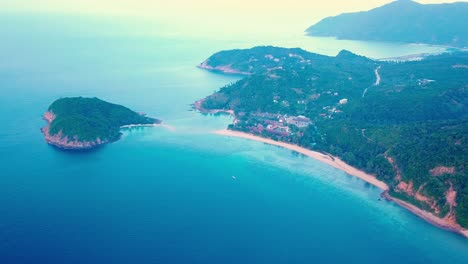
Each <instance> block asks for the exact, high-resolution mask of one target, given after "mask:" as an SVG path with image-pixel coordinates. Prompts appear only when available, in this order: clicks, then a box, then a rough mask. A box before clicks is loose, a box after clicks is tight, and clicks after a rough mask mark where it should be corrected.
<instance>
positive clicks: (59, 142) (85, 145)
mask: <svg viewBox="0 0 468 264" xmlns="http://www.w3.org/2000/svg"><path fill="white" fill-rule="evenodd" d="M55 118H56V116H55V114H54V113H53V112H51V111H47V112H45V114H44V116H43V119H44V120H45V121H47V126H45V127H43V128H42V129H41V132H42V133H43V134H44V139H45V141H46V142H47V143H48V144H49V145H52V146H54V147H57V148H60V149H66V150H87V149H92V148H96V147H99V146H101V145H104V144H106V143H109V141H107V140H101V139H100V138H97V139H96V140H94V141H79V140H78V139H77V138H76V137H75V138H69V137H68V136H66V135H63V133H62V131H60V132H59V133H57V134H55V135H52V134H51V133H50V125H51V124H52V122H53V121H54V120H55Z"/></svg>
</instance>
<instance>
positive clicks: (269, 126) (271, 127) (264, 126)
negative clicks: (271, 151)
mask: <svg viewBox="0 0 468 264" xmlns="http://www.w3.org/2000/svg"><path fill="white" fill-rule="evenodd" d="M253 117H254V119H255V120H256V121H257V125H256V126H255V127H252V128H251V130H252V132H256V133H263V132H264V131H266V132H267V133H269V134H271V135H277V136H282V137H288V136H290V135H291V134H292V132H291V126H296V127H297V128H306V127H308V126H309V125H310V124H312V121H311V120H310V118H307V117H305V116H288V115H279V114H270V113H259V114H255V115H254V116H253Z"/></svg>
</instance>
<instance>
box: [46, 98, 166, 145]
mask: <svg viewBox="0 0 468 264" xmlns="http://www.w3.org/2000/svg"><path fill="white" fill-rule="evenodd" d="M44 119H45V120H46V121H47V122H48V125H47V126H46V127H44V128H42V133H43V134H44V136H45V140H46V141H47V143H49V144H51V145H53V146H56V147H58V148H61V149H71V150H82V149H92V148H95V147H98V146H100V145H103V144H106V143H110V142H113V141H116V140H118V139H119V138H120V136H121V132H120V129H121V128H123V127H131V126H153V125H157V124H160V123H161V120H158V119H155V118H150V117H146V116H145V115H144V114H141V113H136V112H134V111H132V110H130V109H128V108H126V107H124V106H121V105H117V104H112V103H108V102H105V101H103V100H100V99H98V98H84V97H73V98H61V99H58V100H57V101H55V102H53V103H52V105H51V106H50V107H49V109H48V110H47V112H46V113H45V114H44Z"/></svg>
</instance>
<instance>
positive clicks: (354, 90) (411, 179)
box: [194, 46, 468, 236]
mask: <svg viewBox="0 0 468 264" xmlns="http://www.w3.org/2000/svg"><path fill="white" fill-rule="evenodd" d="M199 67H200V68H205V69H208V70H216V71H221V72H225V73H236V74H243V75H244V76H245V77H244V78H243V79H241V80H239V81H237V82H235V83H232V84H228V85H226V86H224V87H222V88H221V89H220V90H219V91H218V92H215V93H214V94H212V95H210V96H208V97H206V98H204V99H201V100H199V101H197V102H196V103H195V104H194V106H195V108H197V109H198V110H199V111H201V112H205V113H219V112H226V113H230V114H232V115H233V116H234V118H235V119H234V122H233V124H231V125H229V130H230V131H224V132H223V131H218V132H217V133H218V134H224V135H229V136H241V137H245V138H248V139H254V140H259V141H262V142H266V143H269V144H274V145H279V146H283V147H287V148H290V149H292V150H295V151H298V152H300V153H304V154H305V155H309V156H311V157H314V158H317V159H319V160H322V161H324V162H326V163H328V164H331V165H333V166H335V167H337V168H341V169H343V170H345V171H347V172H349V173H350V174H352V175H355V176H358V177H360V178H362V179H365V180H366V181H368V182H370V183H372V184H373V185H375V186H377V187H379V188H381V189H383V190H384V191H385V193H384V196H385V197H386V198H387V199H392V200H394V201H395V202H397V203H399V204H400V205H402V206H404V207H406V208H408V209H410V210H411V211H413V212H415V213H416V214H418V215H419V216H421V217H423V218H424V219H426V220H428V221H430V222H431V223H434V224H436V225H438V226H441V227H443V228H446V229H450V230H454V231H456V232H459V233H463V234H464V235H465V236H468V230H467V229H464V228H468V173H467V172H466V168H465V166H466V155H467V153H468V141H467V140H468V138H467V136H468V134H467V133H466V132H467V131H468V92H467V85H468V53H466V52H453V53H444V54H440V55H436V56H428V57H426V58H425V59H423V60H420V61H408V62H391V61H375V60H371V59H369V58H366V57H362V56H358V55H356V54H353V53H351V52H349V51H341V52H340V53H339V54H338V55H337V56H336V57H329V56H323V55H319V54H314V53H310V52H307V51H305V50H302V49H286V48H277V47H271V46H268V47H255V48H252V49H246V50H228V51H221V52H219V53H216V54H214V55H213V56H211V57H210V58H208V59H207V60H206V61H204V62H203V63H201V64H200V66H199ZM231 131H234V132H231ZM270 139H271V140H274V141H268V140H270ZM275 142H279V143H275ZM309 150H312V151H314V153H312V152H311V151H309ZM341 160H342V161H343V162H345V163H347V164H350V165H351V166H354V167H355V168H357V169H358V170H359V171H356V170H353V169H349V167H346V166H345V165H343V164H342V163H340V162H341Z"/></svg>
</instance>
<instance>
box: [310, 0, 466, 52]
mask: <svg viewBox="0 0 468 264" xmlns="http://www.w3.org/2000/svg"><path fill="white" fill-rule="evenodd" d="M467 14H468V3H463V2H457V3H451V4H419V3H417V2H413V1H410V0H398V1H394V2H392V3H390V4H387V5H384V6H382V7H379V8H375V9H372V10H370V11H367V12H357V13H346V14H341V15H338V16H336V17H328V18H325V19H323V20H322V21H320V22H318V23H317V24H315V25H313V26H311V27H309V28H308V29H307V30H306V33H307V34H308V35H311V36H327V37H337V38H339V39H350V40H366V41H391V42H405V43H425V44H432V45H446V46H453V47H459V48H463V47H468V27H467V26H466V17H467Z"/></svg>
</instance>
